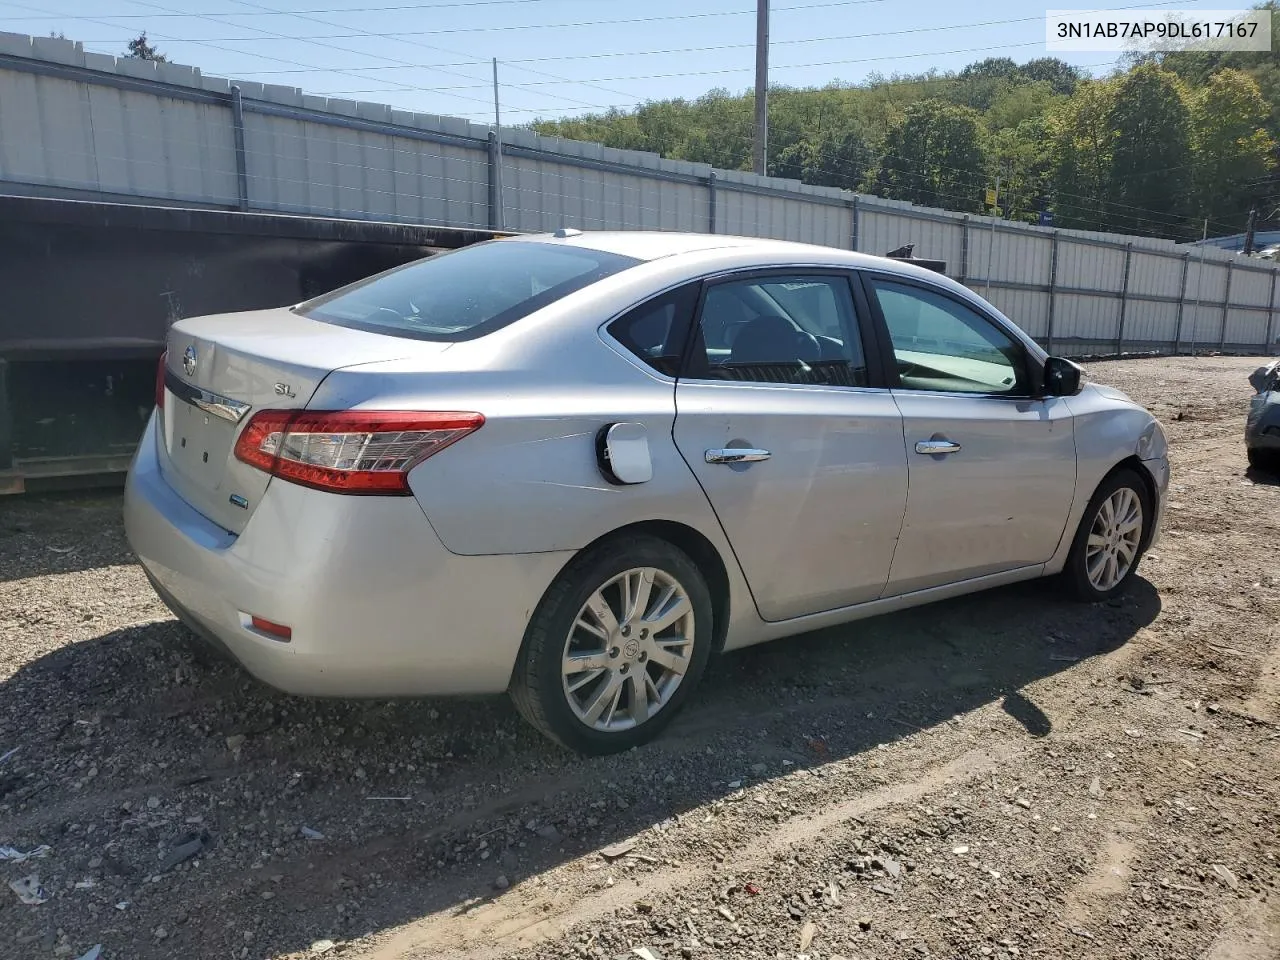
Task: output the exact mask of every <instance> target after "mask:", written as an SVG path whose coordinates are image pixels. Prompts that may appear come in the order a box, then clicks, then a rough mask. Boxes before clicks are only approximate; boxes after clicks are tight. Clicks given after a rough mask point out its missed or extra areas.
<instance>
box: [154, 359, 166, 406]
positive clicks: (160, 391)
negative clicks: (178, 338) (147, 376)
mask: <svg viewBox="0 0 1280 960" xmlns="http://www.w3.org/2000/svg"><path fill="white" fill-rule="evenodd" d="M168 364H169V351H168V350H166V351H165V352H164V353H162V354H160V366H158V367H156V406H157V407H159V408H160V409H161V410H164V371H165V367H167V366H168Z"/></svg>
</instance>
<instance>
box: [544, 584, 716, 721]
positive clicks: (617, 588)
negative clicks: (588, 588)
mask: <svg viewBox="0 0 1280 960" xmlns="http://www.w3.org/2000/svg"><path fill="white" fill-rule="evenodd" d="M693 649H694V617H693V603H692V601H691V600H690V599H689V594H688V591H687V590H685V588H684V586H683V585H681V583H680V582H679V581H678V580H676V578H675V577H673V576H671V575H670V574H669V573H667V572H665V571H663V570H660V569H658V568H656V567H636V568H634V569H631V570H627V571H625V572H624V573H620V574H618V575H617V576H615V577H613V578H612V579H610V580H609V581H607V582H606V583H605V584H603V585H602V586H601V587H600V588H599V589H597V590H596V591H595V592H594V593H592V594H591V596H590V597H588V598H587V602H586V603H584V604H583V605H582V609H581V610H579V611H578V616H577V617H576V618H575V619H574V622H573V626H572V627H570V629H569V635H568V637H566V639H565V645H564V653H563V657H562V662H561V676H562V681H563V689H564V694H565V697H566V699H567V701H568V703H569V706H570V707H571V708H572V710H573V712H574V714H575V715H576V716H577V717H578V719H579V720H581V721H582V722H583V723H585V724H586V725H587V726H589V727H591V728H592V729H594V730H599V731H602V732H605V733H615V732H618V731H622V730H630V729H632V728H634V727H636V726H639V725H640V724H642V723H644V722H645V721H646V720H648V719H649V718H650V717H652V716H654V715H655V714H657V713H658V712H659V711H660V710H662V708H663V707H665V706H666V705H667V703H668V702H669V701H670V700H671V697H672V696H673V695H674V694H675V692H676V689H677V688H678V687H679V686H680V683H681V681H682V680H683V679H684V676H685V673H686V672H687V671H688V669H689V666H690V662H691V658H692V656H693Z"/></svg>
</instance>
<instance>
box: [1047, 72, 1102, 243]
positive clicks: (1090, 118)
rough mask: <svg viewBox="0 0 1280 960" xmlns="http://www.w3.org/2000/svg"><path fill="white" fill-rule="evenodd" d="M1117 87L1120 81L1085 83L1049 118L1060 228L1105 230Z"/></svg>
mask: <svg viewBox="0 0 1280 960" xmlns="http://www.w3.org/2000/svg"><path fill="white" fill-rule="evenodd" d="M1116 87H1117V84H1116V81H1099V80H1094V81H1089V82H1086V83H1082V84H1081V85H1080V86H1079V87H1077V88H1076V91H1075V94H1074V95H1073V96H1072V97H1071V98H1070V99H1069V100H1067V101H1066V102H1065V103H1062V104H1061V105H1060V106H1058V107H1057V108H1056V109H1054V110H1053V111H1051V112H1050V114H1049V116H1048V118H1047V124H1046V126H1047V129H1048V134H1049V139H1050V145H1049V149H1050V168H1051V171H1052V194H1053V203H1054V210H1055V213H1056V216H1057V223H1058V224H1059V225H1060V226H1063V227H1076V228H1080V229H1089V230H1105V229H1107V203H1108V200H1109V199H1110V192H1111V165H1112V158H1113V155H1114V151H1115V141H1116V132H1115V130H1114V129H1113V128H1112V127H1111V114H1112V111H1113V108H1114V106H1115V101H1116Z"/></svg>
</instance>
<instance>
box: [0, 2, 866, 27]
mask: <svg viewBox="0 0 1280 960" xmlns="http://www.w3.org/2000/svg"><path fill="white" fill-rule="evenodd" d="M537 2H542V0H472V2H470V3H443V4H432V5H430V6H424V5H423V4H421V3H414V4H397V5H395V6H385V7H328V8H324V9H319V10H271V9H267V10H263V11H260V12H257V13H233V14H228V13H227V11H225V10H214V11H211V12H208V13H184V12H180V11H176V10H174V11H169V12H168V13H163V14H146V13H118V14H108V13H100V14H97V16H100V17H110V18H112V19H114V20H147V19H157V18H166V19H167V18H169V17H199V18H208V17H217V16H235V17H268V16H272V17H303V16H307V15H310V14H316V13H358V14H362V15H363V14H367V13H388V12H394V11H405V10H412V11H415V12H418V13H422V12H424V11H431V10H434V9H437V8H440V7H450V6H455V7H456V6H462V7H465V6H489V5H496V4H498V3H537ZM889 2H890V0H826V2H824V3H814V4H802V5H799V6H791V7H776V8H775V11H774V12H785V11H790V10H821V9H826V8H830V7H860V6H865V5H867V4H871V3H889ZM755 12H756V11H755V8H754V7H752V8H751V9H750V10H713V11H708V12H704V13H673V14H665V15H663V16H655V17H634V18H630V19H626V20H577V21H573V22H570V23H539V24H532V25H528V26H511V27H504V26H487V27H464V28H458V29H451V30H441V31H433V32H438V33H481V32H488V31H491V30H508V29H510V30H550V29H560V28H569V27H592V26H612V25H615V24H617V25H621V24H633V23H659V22H663V21H667V20H703V19H709V18H712V17H737V16H743V15H746V14H751V15H753V16H754V15H755ZM59 16H61V17H62V18H63V19H65V20H84V21H86V22H90V23H92V22H95V20H94V17H92V16H88V15H72V14H59ZM30 19H33V18H31V17H0V21H3V20H30ZM232 26H235V24H232Z"/></svg>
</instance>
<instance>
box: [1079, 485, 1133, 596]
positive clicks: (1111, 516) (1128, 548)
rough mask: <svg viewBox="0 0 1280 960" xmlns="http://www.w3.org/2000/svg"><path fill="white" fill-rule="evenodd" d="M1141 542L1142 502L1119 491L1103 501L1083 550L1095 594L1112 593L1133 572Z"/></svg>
mask: <svg viewBox="0 0 1280 960" xmlns="http://www.w3.org/2000/svg"><path fill="white" fill-rule="evenodd" d="M1141 540H1142V500H1141V498H1139V496H1138V493H1137V491H1135V490H1134V489H1133V488H1132V487H1121V488H1120V489H1119V490H1116V491H1115V492H1114V493H1113V494H1111V496H1109V497H1107V499H1105V500H1103V501H1102V503H1101V505H1100V506H1099V507H1098V512H1097V513H1096V514H1095V515H1094V518H1093V526H1092V527H1091V528H1090V529H1089V540H1088V543H1087V544H1086V547H1085V555H1084V562H1085V573H1086V575H1087V576H1088V577H1089V583H1091V584H1092V585H1093V587H1094V589H1095V590H1098V591H1099V592H1101V593H1106V592H1107V591H1109V590H1113V589H1115V587H1116V586H1117V585H1118V584H1119V583H1120V581H1121V580H1123V579H1124V578H1125V576H1126V575H1127V574H1128V573H1129V571H1130V570H1131V569H1132V568H1133V564H1134V561H1135V560H1136V559H1137V557H1138V547H1139V545H1140V543H1141Z"/></svg>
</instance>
